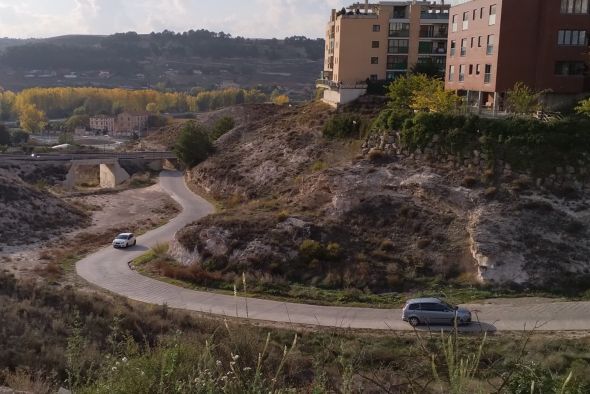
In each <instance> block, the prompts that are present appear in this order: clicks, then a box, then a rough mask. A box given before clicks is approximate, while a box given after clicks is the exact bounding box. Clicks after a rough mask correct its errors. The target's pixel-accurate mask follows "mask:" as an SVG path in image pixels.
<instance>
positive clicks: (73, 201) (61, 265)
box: [0, 184, 180, 282]
mask: <svg viewBox="0 0 590 394" xmlns="http://www.w3.org/2000/svg"><path fill="white" fill-rule="evenodd" d="M65 200H66V201H67V203H68V204H69V205H71V206H75V207H77V208H78V209H79V210H83V211H86V212H88V213H89V214H90V215H91V219H90V220H89V221H88V223H87V225H85V226H83V227H82V228H79V229H72V231H69V232H67V233H65V234H63V235H60V236H57V237H52V238H51V239H49V240H47V241H40V242H35V243H33V244H28V245H20V246H4V247H3V250H2V251H0V270H5V271H9V272H12V273H14V274H15V275H16V276H18V277H39V276H42V277H48V278H50V279H53V280H57V279H58V278H59V279H63V276H64V274H68V273H71V272H73V264H74V263H75V261H76V260H78V259H79V258H80V257H82V256H84V255H85V254H88V253H91V252H92V251H93V250H96V249H97V248H99V247H101V246H105V245H107V244H108V243H110V241H111V240H112V239H113V237H114V236H115V235H116V234H117V233H119V232H124V231H132V232H135V233H137V234H141V233H143V232H146V231H148V230H150V229H153V228H155V227H158V226H160V225H162V224H163V223H165V222H166V221H167V220H169V219H171V218H172V217H174V216H175V215H176V214H177V213H178V212H179V209H180V208H179V207H178V205H177V204H176V202H174V200H172V199H171V198H170V197H169V196H168V194H167V193H165V192H164V191H162V189H161V188H160V186H159V185H158V184H156V185H153V186H150V187H147V188H143V189H130V190H125V191H122V192H119V193H115V194H96V195H87V196H80V197H71V198H66V199H65ZM66 276H69V277H70V279H73V277H74V275H66ZM60 282H61V280H60Z"/></svg>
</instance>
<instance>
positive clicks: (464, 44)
mask: <svg viewBox="0 0 590 394" xmlns="http://www.w3.org/2000/svg"><path fill="white" fill-rule="evenodd" d="M466 55H467V38H464V39H462V40H461V56H466Z"/></svg>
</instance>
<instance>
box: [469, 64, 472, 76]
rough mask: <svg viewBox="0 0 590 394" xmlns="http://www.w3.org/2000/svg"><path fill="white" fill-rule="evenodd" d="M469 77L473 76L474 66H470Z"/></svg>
mask: <svg viewBox="0 0 590 394" xmlns="http://www.w3.org/2000/svg"><path fill="white" fill-rule="evenodd" d="M469 75H473V64H470V65H469Z"/></svg>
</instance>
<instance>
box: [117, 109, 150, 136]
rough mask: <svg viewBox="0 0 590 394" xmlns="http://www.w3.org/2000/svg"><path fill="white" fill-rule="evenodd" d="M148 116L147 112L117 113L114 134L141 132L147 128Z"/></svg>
mask: <svg viewBox="0 0 590 394" xmlns="http://www.w3.org/2000/svg"><path fill="white" fill-rule="evenodd" d="M148 118H149V114H148V113H146V112H141V113H131V112H123V113H122V114H119V115H117V119H116V121H115V134H120V135H121V134H127V135H131V134H133V133H137V134H142V133H143V132H145V131H146V130H147V126H148Z"/></svg>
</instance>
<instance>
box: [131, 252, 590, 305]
mask: <svg viewBox="0 0 590 394" xmlns="http://www.w3.org/2000/svg"><path fill="white" fill-rule="evenodd" d="M132 264H133V266H134V267H135V268H136V269H137V270H138V272H139V273H141V274H143V275H146V276H149V277H151V278H154V279H157V280H161V281H164V282H166V283H170V284H173V285H175V286H179V287H183V288H187V289H191V290H196V291H207V292H216V293H220V294H225V295H233V294H234V290H233V286H234V284H235V283H234V282H224V281H223V280H222V279H221V278H217V280H213V279H212V280H210V281H208V283H207V286H204V285H202V284H197V283H194V282H192V281H190V280H187V279H186V278H185V275H182V274H178V271H177V270H178V269H182V270H189V269H190V268H189V267H181V266H179V265H178V264H177V263H176V262H175V261H174V260H173V259H171V258H170V257H169V256H168V255H167V246H166V245H158V246H157V247H156V248H155V249H151V250H150V251H148V252H146V253H145V254H144V255H142V256H140V257H138V258H137V259H135V260H134V261H133V263H132ZM199 272H201V270H199ZM238 287H240V286H238ZM420 287H421V290H413V291H407V292H399V293H396V292H392V293H385V294H374V293H370V292H364V291H362V290H359V289H340V290H339V289H323V288H319V287H314V286H306V285H301V284H297V283H290V284H285V285H281V286H273V285H272V284H268V285H264V284H257V283H252V284H250V285H249V287H248V291H247V292H243V291H242V292H240V296H243V297H249V298H262V299H269V300H275V301H282V302H293V303H302V304H311V305H327V306H329V305H333V306H350V307H371V308H383V309H390V308H400V307H402V306H403V305H404V303H405V302H406V300H408V299H410V298H418V297H439V298H443V299H445V300H447V301H448V302H451V303H453V304H468V303H477V302H479V301H483V300H488V299H494V298H520V297H544V298H557V297H559V296H557V295H555V294H551V293H547V292H541V291H517V290H510V289H496V288H492V287H484V286H461V285H450V284H441V283H440V282H438V281H436V280H431V281H427V282H423V283H422V284H421V286H420ZM586 296H587V297H588V296H590V294H586ZM588 298H590V297H588ZM588 298H582V297H578V298H576V299H588ZM571 299H574V298H571Z"/></svg>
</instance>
